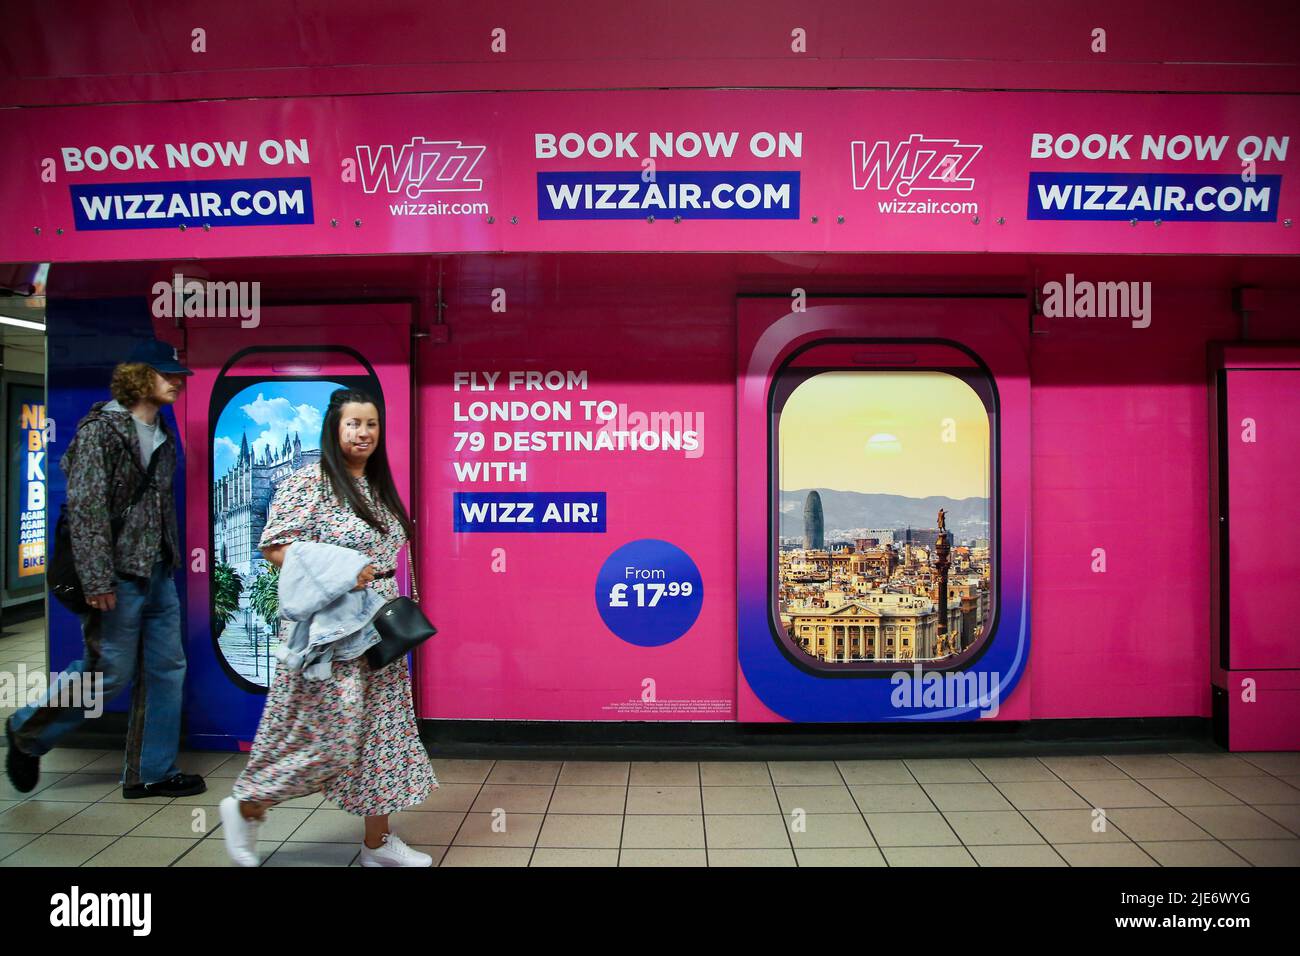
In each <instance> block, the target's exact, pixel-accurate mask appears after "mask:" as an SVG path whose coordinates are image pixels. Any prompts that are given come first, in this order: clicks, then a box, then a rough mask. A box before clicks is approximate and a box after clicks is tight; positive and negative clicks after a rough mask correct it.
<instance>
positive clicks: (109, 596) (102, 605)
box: [86, 591, 117, 611]
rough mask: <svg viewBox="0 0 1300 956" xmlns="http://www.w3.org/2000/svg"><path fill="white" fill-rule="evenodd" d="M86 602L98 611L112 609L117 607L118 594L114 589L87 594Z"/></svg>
mask: <svg viewBox="0 0 1300 956" xmlns="http://www.w3.org/2000/svg"><path fill="white" fill-rule="evenodd" d="M86 603H87V604H89V605H90V606H91V607H93V608H94V609H95V610H96V611H111V610H113V608H115V607H117V595H116V594H114V593H113V592H112V591H107V592H105V593H104V594H87V595H86Z"/></svg>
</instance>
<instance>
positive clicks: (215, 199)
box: [0, 90, 1300, 261]
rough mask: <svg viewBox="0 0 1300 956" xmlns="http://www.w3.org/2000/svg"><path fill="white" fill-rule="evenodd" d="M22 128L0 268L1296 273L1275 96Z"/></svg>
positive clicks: (420, 104)
mask: <svg viewBox="0 0 1300 956" xmlns="http://www.w3.org/2000/svg"><path fill="white" fill-rule="evenodd" d="M28 112H29V113H30V114H31V117H30V118H31V121H30V122H26V123H22V124H16V129H15V130H14V134H15V135H14V137H13V142H12V143H11V144H10V148H9V149H8V150H6V153H5V156H4V159H3V162H4V163H7V164H8V165H9V167H10V170H9V175H7V176H4V177H0V202H3V204H4V208H5V209H6V211H9V212H10V214H11V216H12V217H13V219H14V222H15V223H18V224H21V228H15V229H11V230H7V231H6V232H5V233H4V234H3V235H0V261H5V260H7V261H68V260H83V261H92V260H115V259H130V258H141V259H150V258H169V257H174V256H176V255H178V254H184V255H193V256H229V255H240V256H248V255H311V254H367V253H393V252H399V253H400V252H411V253H419V252H491V251H510V252H514V251H521V252H531V251H615V252H616V251H643V250H644V251H666V252H673V251H735V250H742V251H771V250H793V251H822V250H826V251H845V252H855V251H861V252H872V251H890V252H907V251H917V252H926V251H962V252H979V251H995V252H1015V251H1023V252H1029V251H1035V252H1077V253H1124V252H1142V253H1205V252H1213V253H1238V254H1248V253H1260V254H1288V253H1291V254H1294V253H1295V252H1297V251H1300V238H1298V235H1300V234H1298V233H1297V231H1296V230H1294V229H1292V228H1290V227H1291V224H1292V223H1293V222H1294V220H1295V219H1296V218H1297V213H1300V201H1298V200H1297V199H1296V192H1295V189H1294V187H1293V185H1292V182H1293V180H1294V178H1295V176H1296V169H1297V167H1296V164H1297V156H1296V150H1297V130H1296V128H1295V125H1296V112H1295V110H1294V108H1293V106H1292V105H1291V104H1290V102H1289V101H1288V100H1287V98H1285V97H1248V96H1233V97H1228V96H1179V97H1160V96H1147V95H1138V94H1063V93H997V92H990V93H954V92H905V91H871V92H865V91H812V92H808V91H761V92H755V91H739V90H737V91H661V92H656V93H643V92H631V91H628V92H623V91H614V92H603V93H599V92H598V93H590V92H583V93H566V92H555V93H473V94H469V93H466V94H404V95H385V96H357V97H346V98H329V97H322V98H318V99H311V100H303V101H295V100H228V101H209V102H199V103H162V104H147V105H114V106H102V107H99V106H96V107H85V108H78V109H76V110H75V111H74V110H72V109H50V110H31V111H28ZM178 235H179V236H180V238H178ZM128 238H129V241H123V240H125V239H128Z"/></svg>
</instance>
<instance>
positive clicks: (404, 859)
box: [361, 833, 433, 866]
mask: <svg viewBox="0 0 1300 956" xmlns="http://www.w3.org/2000/svg"><path fill="white" fill-rule="evenodd" d="M361 865H362V866H433V857H431V856H429V854H427V853H421V852H420V851H419V850H412V849H411V848H410V847H409V846H407V845H406V844H405V843H403V842H402V841H401V838H400V837H398V836H397V834H395V833H385V834H384V842H383V844H382V845H381V846H380V847H379V849H377V850H372V849H370V847H368V846H366V845H365V844H364V843H362V844H361Z"/></svg>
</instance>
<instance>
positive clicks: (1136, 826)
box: [0, 621, 1300, 867]
mask: <svg viewBox="0 0 1300 956" xmlns="http://www.w3.org/2000/svg"><path fill="white" fill-rule="evenodd" d="M40 626H41V622H39V621H38V622H32V623H31V624H29V625H18V626H16V627H13V628H10V629H8V632H7V634H6V636H5V637H3V638H0V670H10V669H13V668H15V667H16V666H17V664H18V663H20V662H21V663H25V664H27V665H28V666H29V667H31V666H42V665H43V653H44V651H43V639H42V638H41V636H40V631H39V628H40ZM9 712H10V711H9V710H4V709H0V716H5V715H7V714H8V713H9ZM2 745H3V741H0V747H2ZM245 759H246V758H244V757H242V756H238V755H236V756H230V755H228V754H213V753H186V754H183V755H182V757H181V761H180V762H181V765H182V767H184V768H185V769H186V770H188V771H190V772H194V773H202V774H203V775H204V776H205V777H206V778H207V781H208V791H207V793H204V794H199V795H197V796H194V797H187V798H183V799H178V800H167V799H162V798H158V799H151V800H131V801H126V800H123V799H122V796H121V789H120V787H119V786H118V784H117V774H118V773H119V772H120V769H121V756H120V754H116V753H108V752H104V751H98V750H73V749H65V748H61V749H58V750H55V751H54V752H53V753H51V754H49V755H48V756H46V757H45V758H44V759H43V760H42V763H41V780H40V783H39V784H38V786H37V788H36V790H35V791H33V792H32V793H29V794H20V793H17V792H15V791H14V790H13V788H12V787H10V786H9V784H8V781H7V780H4V779H3V778H0V867H7V866H33V865H37V866H39V865H45V866H225V865H228V861H227V859H226V855H225V849H224V846H223V844H222V840H221V835H220V833H219V832H218V831H219V829H220V822H219V820H218V815H217V811H216V806H217V803H218V801H219V800H220V799H221V798H222V797H223V796H225V795H227V794H228V793H229V792H230V787H231V784H232V783H233V781H234V778H235V777H236V776H237V775H238V773H239V771H240V769H241V768H242V766H243V764H244V761H245ZM434 768H435V770H436V772H437V774H438V779H439V781H440V783H441V787H440V788H439V790H438V791H437V792H436V793H435V794H434V795H433V796H432V798H430V800H429V801H428V802H427V803H425V804H424V805H422V806H420V807H416V808H413V809H411V810H409V811H406V812H404V813H401V814H398V815H396V816H395V817H394V818H393V828H394V830H395V831H396V832H397V833H398V834H399V835H400V836H402V837H403V838H404V839H405V840H406V841H407V842H408V843H410V844H411V845H412V846H416V847H419V848H420V849H423V850H425V852H428V853H430V854H431V855H432V856H433V857H434V860H435V864H436V865H440V866H566V867H567V866H574V867H576V866H1252V865H1253V866H1297V865H1300V754H1143V755H1124V756H1119V755H1116V756H1109V757H1107V756H1101V755H1091V756H1069V757H1043V758H1036V757H976V758H974V759H971V760H965V759H951V758H945V759H909V760H841V761H835V760H816V761H767V762H765V761H750V762H732V761H716V762H713V761H703V762H697V761H680V762H678V761H670V762H630V761H559V760H547V761H518V760H496V761H493V760H460V759H455V760H453V759H447V760H444V759H439V758H437V757H436V756H435V758H434ZM261 835H262V837H263V840H264V842H263V843H261V844H260V845H259V849H260V851H261V856H262V859H263V860H264V861H265V862H264V864H263V865H265V866H347V865H349V864H353V865H355V863H356V858H357V855H358V852H359V850H360V837H361V825H360V821H359V820H357V819H356V818H355V817H352V816H350V815H349V814H347V813H344V812H343V811H342V810H340V809H338V808H337V807H336V806H334V805H333V804H331V803H329V802H328V801H326V800H324V798H323V797H322V796H321V795H319V794H316V795H313V796H309V797H303V798H300V799H297V800H293V801H291V802H289V803H286V804H284V805H282V806H280V807H277V808H275V809H274V810H272V811H271V814H270V819H269V822H268V824H267V825H266V826H265V827H264V828H263V830H262V834H261Z"/></svg>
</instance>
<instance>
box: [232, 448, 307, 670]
mask: <svg viewBox="0 0 1300 956" xmlns="http://www.w3.org/2000/svg"><path fill="white" fill-rule="evenodd" d="M319 461H320V449H319V448H316V449H312V450H310V451H303V448H302V440H301V439H300V438H299V436H298V434H297V433H295V434H294V435H293V437H292V438H290V437H289V436H287V435H286V436H285V439H284V441H283V442H282V443H281V445H280V447H279V448H278V449H275V450H272V448H270V447H266V448H264V449H263V450H262V453H261V455H258V454H257V453H255V452H254V451H253V450H252V449H251V448H250V447H249V444H248V435H247V434H245V435H244V436H243V438H242V440H241V442H240V446H239V456H238V457H237V458H236V460H235V463H234V464H233V465H232V466H231V467H230V470H229V471H227V472H226V473H225V474H224V475H222V476H221V477H220V478H218V479H217V480H216V481H215V482H214V483H213V487H212V534H213V541H212V544H213V555H214V556H215V558H216V560H217V561H220V562H222V563H224V564H228V565H230V566H231V567H232V568H234V570H235V573H236V574H238V575H239V577H240V579H241V580H242V581H243V582H244V590H243V593H242V594H241V595H240V598H239V612H238V613H237V614H236V615H235V619H234V620H233V621H231V622H230V624H228V625H227V626H226V628H225V629H224V630H223V631H222V633H221V637H220V639H219V641H220V644H221V649H222V652H223V653H224V654H225V656H226V660H227V662H228V663H230V665H231V666H232V667H234V668H235V669H236V670H237V671H239V672H240V673H241V674H243V675H244V676H245V677H247V678H248V679H250V680H254V681H256V682H258V683H262V684H265V683H267V682H268V677H267V673H264V672H266V671H268V670H269V667H268V663H269V662H268V660H266V659H265V658H268V656H269V653H270V648H269V646H268V645H269V629H268V628H267V627H266V624H265V622H264V621H262V620H261V618H260V617H259V616H258V615H257V614H256V613H255V612H253V611H252V609H251V608H250V607H249V592H250V589H251V587H252V584H253V579H254V577H255V576H256V575H257V574H259V573H261V568H262V562H263V558H262V554H261V552H260V551H259V550H258V548H257V542H258V541H259V540H260V539H261V537H262V529H263V528H264V527H265V526H266V515H267V510H268V509H269V508H270V506H271V498H272V496H273V495H274V494H275V488H276V486H277V485H278V484H279V482H280V480H281V479H282V478H284V477H285V476H286V475H288V474H289V473H291V472H293V471H296V470H297V469H299V468H302V467H303V466H305V465H310V464H314V463H317V462H319Z"/></svg>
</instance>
